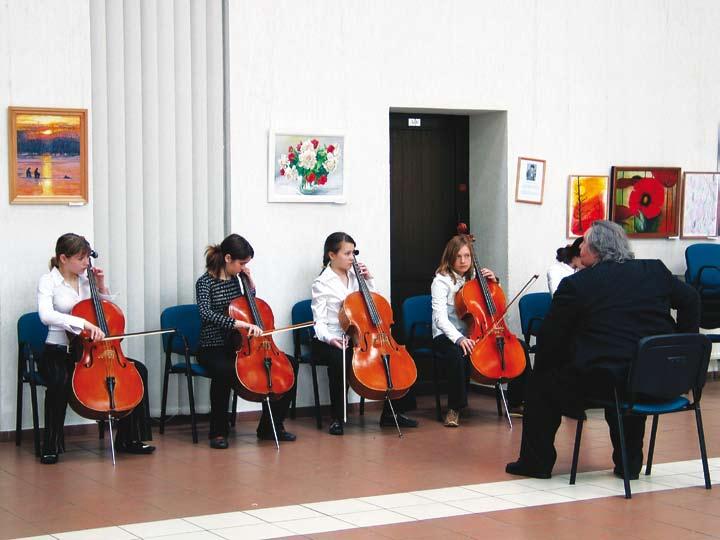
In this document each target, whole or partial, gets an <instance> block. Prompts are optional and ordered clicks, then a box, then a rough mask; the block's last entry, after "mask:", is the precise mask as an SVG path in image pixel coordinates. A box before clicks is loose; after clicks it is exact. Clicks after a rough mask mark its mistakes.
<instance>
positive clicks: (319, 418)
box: [310, 361, 322, 429]
mask: <svg viewBox="0 0 720 540" xmlns="http://www.w3.org/2000/svg"><path fill="white" fill-rule="evenodd" d="M310 369H311V370H312V382H313V393H314V395H315V421H316V422H317V428H318V429H322V415H321V414H320V393H319V392H318V380H317V367H316V366H315V362H312V361H311V362H310Z"/></svg>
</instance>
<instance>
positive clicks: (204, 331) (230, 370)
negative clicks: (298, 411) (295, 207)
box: [195, 234, 296, 449]
mask: <svg viewBox="0 0 720 540" xmlns="http://www.w3.org/2000/svg"><path fill="white" fill-rule="evenodd" d="M254 256H255V251H254V250H253V248H252V246H251V245H250V243H249V242H248V241H247V240H245V238H243V237H242V236H240V235H239V234H231V235H230V236H228V237H227V238H225V240H223V241H222V243H220V244H217V245H212V246H208V248H207V249H206V250H205V268H206V272H205V273H204V274H203V275H202V276H200V277H199V278H198V280H197V282H196V284H195V295H196V301H197V305H198V309H199V311H200V319H201V321H202V323H201V327H200V351H199V354H198V361H199V362H200V364H201V365H203V366H205V367H206V368H207V370H208V372H209V374H210V433H209V434H208V438H209V439H210V446H211V447H212V448H216V449H225V448H227V447H228V441H227V436H228V432H229V429H230V426H229V415H228V404H229V400H230V390H231V389H232V387H233V386H237V385H238V384H239V381H238V380H237V375H236V373H235V348H234V347H233V340H232V339H231V333H232V332H234V331H235V330H239V329H240V328H246V329H247V330H248V335H249V336H250V337H252V336H259V335H260V334H261V333H262V330H261V329H260V327H258V326H256V325H254V324H250V323H246V322H245V321H239V320H235V319H233V318H231V317H229V316H228V306H229V305H230V302H232V301H233V300H234V299H235V298H238V297H239V296H242V294H243V291H242V287H241V285H240V279H239V274H240V273H243V274H245V275H246V276H247V278H248V281H249V282H250V284H251V287H252V288H253V289H254V288H255V285H254V282H253V280H252V277H251V275H250V268H249V267H248V264H249V263H250V261H251V260H252V258H253V257H254ZM290 394H291V392H287V393H286V394H285V395H284V396H282V397H281V398H280V399H278V400H277V401H273V402H272V415H273V419H274V420H275V428H276V430H277V436H278V440H280V441H294V440H295V439H296V437H295V435H293V434H292V433H290V432H289V431H285V426H284V424H283V422H284V420H285V415H286V414H287V410H288V406H289V405H290V399H291V395H290ZM262 407H263V409H262V410H263V412H262V416H261V417H260V423H259V424H258V427H257V436H258V438H259V439H261V440H275V437H274V435H273V429H272V427H273V426H272V424H271V423H270V414H269V411H268V410H267V404H266V403H265V402H263V405H262Z"/></svg>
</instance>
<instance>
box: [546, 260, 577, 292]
mask: <svg viewBox="0 0 720 540" xmlns="http://www.w3.org/2000/svg"><path fill="white" fill-rule="evenodd" d="M574 273H575V269H574V268H573V267H572V266H570V265H569V264H566V263H564V262H560V261H555V263H554V264H553V265H552V266H551V267H550V268H548V271H547V282H548V289H549V290H550V295H553V294H555V291H556V290H557V288H558V285H560V282H561V281H562V280H563V279H564V278H566V277H568V276H571V275H573V274H574Z"/></svg>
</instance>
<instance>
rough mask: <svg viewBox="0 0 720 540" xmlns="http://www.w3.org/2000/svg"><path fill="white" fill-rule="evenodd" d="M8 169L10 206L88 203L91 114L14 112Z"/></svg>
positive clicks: (84, 111)
mask: <svg viewBox="0 0 720 540" xmlns="http://www.w3.org/2000/svg"><path fill="white" fill-rule="evenodd" d="M8 168H9V173H8V181H9V185H10V189H9V196H10V204H70V205H84V204H87V203H88V200H89V199H88V148H87V109H65V108H63V109H58V108H47V107H8Z"/></svg>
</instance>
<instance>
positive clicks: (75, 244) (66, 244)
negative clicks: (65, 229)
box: [49, 233, 90, 270]
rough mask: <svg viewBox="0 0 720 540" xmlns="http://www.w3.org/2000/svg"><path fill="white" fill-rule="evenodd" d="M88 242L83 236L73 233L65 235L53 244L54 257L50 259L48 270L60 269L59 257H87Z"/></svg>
mask: <svg viewBox="0 0 720 540" xmlns="http://www.w3.org/2000/svg"><path fill="white" fill-rule="evenodd" d="M89 253H90V242H88V241H87V240H86V239H85V237H84V236H80V235H79V234H75V233H65V234H63V235H62V236H61V237H60V238H58V239H57V242H56V243H55V256H54V257H52V258H51V259H50V264H49V267H50V270H52V269H53V268H60V255H65V256H66V257H74V256H75V255H82V256H85V255H88V254H89Z"/></svg>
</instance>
